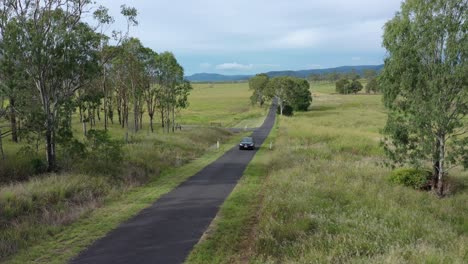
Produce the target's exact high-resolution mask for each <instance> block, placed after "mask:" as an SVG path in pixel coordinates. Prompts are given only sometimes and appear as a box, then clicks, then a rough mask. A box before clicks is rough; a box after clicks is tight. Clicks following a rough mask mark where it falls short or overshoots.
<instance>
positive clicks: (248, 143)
mask: <svg viewBox="0 0 468 264" xmlns="http://www.w3.org/2000/svg"><path fill="white" fill-rule="evenodd" d="M239 149H252V150H254V149H255V142H254V140H253V138H251V137H245V138H243V139H242V141H241V142H240V144H239Z"/></svg>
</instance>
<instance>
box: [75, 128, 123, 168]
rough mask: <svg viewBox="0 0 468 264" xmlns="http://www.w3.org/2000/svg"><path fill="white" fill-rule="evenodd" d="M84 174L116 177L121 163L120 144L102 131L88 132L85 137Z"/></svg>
mask: <svg viewBox="0 0 468 264" xmlns="http://www.w3.org/2000/svg"><path fill="white" fill-rule="evenodd" d="M85 146H86V158H85V162H84V168H83V169H84V170H85V172H88V173H92V174H96V173H97V174H111V175H116V174H118V173H119V172H120V169H121V164H122V161H123V152H122V144H121V142H119V141H116V140H112V139H111V138H110V136H109V134H108V133H107V132H106V131H103V130H90V131H88V134H87V135H86V143H85Z"/></svg>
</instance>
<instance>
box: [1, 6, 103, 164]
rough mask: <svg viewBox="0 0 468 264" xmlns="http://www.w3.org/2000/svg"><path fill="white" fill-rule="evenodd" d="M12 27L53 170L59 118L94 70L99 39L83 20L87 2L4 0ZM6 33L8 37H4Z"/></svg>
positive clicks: (92, 74) (93, 74) (96, 64)
mask: <svg viewBox="0 0 468 264" xmlns="http://www.w3.org/2000/svg"><path fill="white" fill-rule="evenodd" d="M2 4H3V5H7V6H8V7H9V8H11V12H10V13H9V15H10V18H9V20H10V21H11V23H13V22H14V23H15V25H16V27H15V29H14V30H12V32H17V34H18V38H17V43H16V45H17V46H18V47H20V48H19V50H20V52H21V54H20V56H19V58H20V60H19V61H18V62H19V63H21V64H23V65H27V67H24V69H25V72H26V74H27V78H28V79H29V80H30V81H31V82H32V83H33V84H34V88H35V89H36V91H37V92H38V94H39V98H40V102H41V105H42V112H43V115H44V118H45V124H44V126H45V142H46V156H47V164H48V170H49V171H54V170H56V131H57V127H58V119H59V118H58V114H59V112H60V109H61V107H63V106H64V104H66V103H67V102H68V101H69V100H70V99H71V98H72V97H73V96H74V94H75V92H76V91H77V90H78V89H80V88H81V87H83V86H84V85H86V84H87V83H89V81H90V80H92V79H93V77H95V75H96V73H98V72H99V70H98V58H97V51H98V48H99V44H100V42H101V40H100V38H101V36H100V35H99V34H97V33H96V32H95V31H94V30H93V29H92V28H91V27H90V26H89V25H88V24H86V23H84V22H82V21H81V19H82V16H83V13H84V11H85V10H86V8H87V7H88V6H89V5H90V4H91V1H89V0H43V1H32V0H4V1H2ZM7 34H8V33H7Z"/></svg>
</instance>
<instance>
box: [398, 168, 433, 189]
mask: <svg viewBox="0 0 468 264" xmlns="http://www.w3.org/2000/svg"><path fill="white" fill-rule="evenodd" d="M430 178H431V172H429V171H426V170H421V169H414V168H401V169H396V170H394V171H393V172H392V173H391V174H390V176H389V181H390V182H391V183H395V184H400V185H404V186H408V187H412V188H414V189H422V188H424V187H425V186H426V185H427V184H428V182H429V180H430Z"/></svg>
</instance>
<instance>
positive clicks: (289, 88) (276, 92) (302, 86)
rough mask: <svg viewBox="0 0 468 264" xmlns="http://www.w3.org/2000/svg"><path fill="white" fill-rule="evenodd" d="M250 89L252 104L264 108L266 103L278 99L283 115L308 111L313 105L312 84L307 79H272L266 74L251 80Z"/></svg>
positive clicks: (258, 75)
mask: <svg viewBox="0 0 468 264" xmlns="http://www.w3.org/2000/svg"><path fill="white" fill-rule="evenodd" d="M249 88H250V90H252V91H253V93H252V96H251V97H250V100H251V102H252V104H259V105H260V106H263V104H264V103H265V102H266V101H270V100H272V99H276V100H277V103H278V113H279V114H281V115H292V113H293V111H307V110H308V108H309V106H310V105H311V103H312V94H311V93H310V84H309V82H308V81H307V80H305V79H300V78H295V77H283V76H281V77H275V78H271V79H270V78H269V77H268V75H266V74H257V75H256V76H254V77H252V78H251V79H250V80H249Z"/></svg>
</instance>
